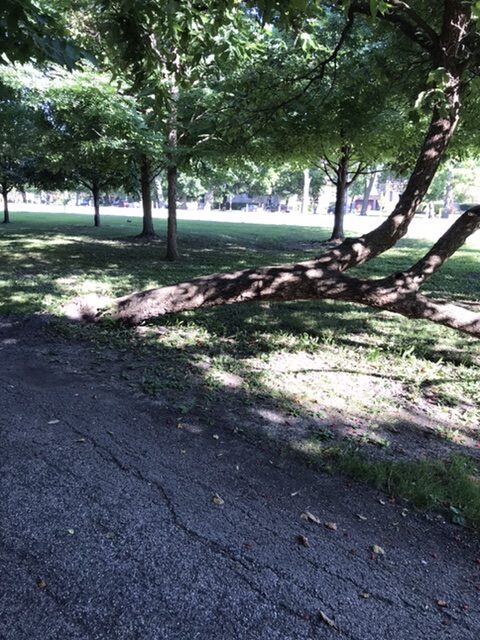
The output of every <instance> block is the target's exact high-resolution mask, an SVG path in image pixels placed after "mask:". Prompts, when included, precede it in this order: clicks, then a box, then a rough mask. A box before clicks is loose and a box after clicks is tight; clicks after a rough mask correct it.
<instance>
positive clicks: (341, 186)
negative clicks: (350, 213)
mask: <svg viewBox="0 0 480 640" xmlns="http://www.w3.org/2000/svg"><path fill="white" fill-rule="evenodd" d="M348 161H349V148H348V146H347V145H344V146H343V147H342V152H341V156H340V160H339V162H338V168H337V182H336V198H335V211H334V214H333V215H334V222H333V231H332V235H331V237H330V240H343V239H344V238H345V232H344V229H343V220H344V218H345V209H346V206H347V186H348Z"/></svg>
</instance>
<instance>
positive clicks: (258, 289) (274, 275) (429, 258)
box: [80, 206, 480, 337]
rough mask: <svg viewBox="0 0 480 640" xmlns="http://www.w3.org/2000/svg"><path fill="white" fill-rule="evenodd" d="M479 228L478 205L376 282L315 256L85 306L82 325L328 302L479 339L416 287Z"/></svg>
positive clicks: (471, 321)
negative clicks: (406, 265)
mask: <svg viewBox="0 0 480 640" xmlns="http://www.w3.org/2000/svg"><path fill="white" fill-rule="evenodd" d="M479 228H480V206H478V207H474V208H472V209H470V210H469V211H467V212H465V213H464V214H463V215H462V216H461V217H460V218H459V219H458V220H457V221H456V222H455V223H454V224H453V225H452V226H451V227H450V228H449V229H448V231H447V232H446V233H445V234H444V235H443V236H442V237H441V238H440V239H439V240H438V242H437V243H436V244H435V245H434V246H433V247H432V249H430V251H429V252H428V253H427V254H426V255H425V256H424V257H423V258H422V259H421V260H419V261H418V262H417V263H416V264H415V265H413V266H412V267H411V268H410V269H407V270H406V271H403V272H399V273H396V274H392V275H391V276H388V277H386V278H382V279H378V280H368V279H360V278H353V277H350V276H348V275H347V274H345V273H342V272H341V271H340V270H338V269H335V268H329V267H328V266H325V264H324V263H323V259H322V257H320V258H318V259H316V260H309V261H305V262H299V263H297V264H293V265H276V266H270V267H261V268H256V269H245V270H243V271H237V272H234V273H216V274H213V275H209V276H205V277H201V278H196V279H194V280H190V281H188V282H183V283H180V284H175V285H171V286H167V287H160V288H158V289H150V290H148V291H141V292H137V293H133V294H131V295H129V296H125V297H123V298H119V299H117V300H114V301H113V302H112V303H111V304H110V305H109V306H108V307H107V308H105V309H102V310H100V311H99V310H98V309H95V308H87V307H85V308H84V309H83V310H82V312H81V313H80V315H81V317H82V319H86V320H93V321H100V320H102V319H104V318H111V319H114V320H119V321H122V322H124V323H126V324H130V325H135V324H139V323H142V322H145V321H148V320H151V319H153V318H158V317H161V316H164V315H168V314H173V313H180V312H182V311H190V310H193V309H198V308H200V307H201V308H204V307H214V306H219V305H225V304H240V303H244V302H253V301H260V300H272V301H286V300H322V299H330V300H341V301H344V302H355V303H358V304H362V305H365V306H368V307H373V308H375V309H380V310H385V311H391V312H394V313H399V314H401V315H404V316H406V317H408V318H416V319H424V320H429V321H431V322H434V323H437V324H443V325H445V326H448V327H451V328H453V329H457V330H459V331H462V332H464V333H468V334H470V335H473V336H476V337H480V314H478V313H475V312H473V311H471V310H469V309H467V308H465V307H462V306H459V305H453V304H447V303H444V302H441V301H436V300H432V299H430V298H428V297H426V296H423V295H420V294H419V293H418V290H419V288H420V286H421V285H423V284H424V283H425V281H426V280H427V279H428V278H429V277H430V276H431V275H433V273H435V272H436V271H437V270H438V269H439V268H440V267H441V266H442V265H443V264H444V263H445V262H446V261H447V260H448V258H449V257H450V256H451V255H453V254H454V253H455V251H456V250H457V249H458V248H459V247H460V246H461V245H462V244H463V243H464V242H465V240H466V238H467V237H468V236H470V235H471V234H472V233H474V232H475V231H476V230H477V229H479Z"/></svg>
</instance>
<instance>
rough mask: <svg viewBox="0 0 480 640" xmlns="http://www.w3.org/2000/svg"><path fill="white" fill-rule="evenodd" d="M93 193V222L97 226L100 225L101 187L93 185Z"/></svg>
mask: <svg viewBox="0 0 480 640" xmlns="http://www.w3.org/2000/svg"><path fill="white" fill-rule="evenodd" d="M92 195H93V211H94V214H93V223H94V225H95V226H96V227H99V226H100V187H99V186H98V184H94V185H93V187H92Z"/></svg>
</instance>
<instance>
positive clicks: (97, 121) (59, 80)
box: [41, 71, 140, 227]
mask: <svg viewBox="0 0 480 640" xmlns="http://www.w3.org/2000/svg"><path fill="white" fill-rule="evenodd" d="M41 114H42V120H43V124H44V132H45V135H44V139H43V148H44V152H45V164H46V166H47V167H48V168H49V169H50V171H52V172H60V173H62V174H66V175H68V176H69V178H70V181H71V183H72V184H73V185H82V186H83V187H85V188H86V189H88V191H90V193H91V194H92V197H93V207H94V224H95V226H96V227H98V226H100V194H101V192H102V191H105V190H107V189H109V188H116V187H120V186H121V185H122V184H124V183H125V182H126V181H127V173H128V161H129V157H130V156H131V154H132V149H133V148H134V145H135V143H136V141H137V139H138V137H139V120H140V119H139V118H138V117H137V115H136V112H135V108H134V105H133V103H132V101H128V100H127V99H125V98H123V97H121V96H119V94H118V93H117V90H116V88H115V87H114V86H113V85H112V84H111V82H109V80H108V78H107V77H105V76H102V75H100V74H98V73H95V72H93V71H82V72H80V71H76V72H73V73H70V74H65V73H62V72H59V71H57V73H56V75H55V77H54V79H53V80H51V81H50V83H49V85H48V88H47V90H46V91H45V92H44V94H43V101H42V107H41Z"/></svg>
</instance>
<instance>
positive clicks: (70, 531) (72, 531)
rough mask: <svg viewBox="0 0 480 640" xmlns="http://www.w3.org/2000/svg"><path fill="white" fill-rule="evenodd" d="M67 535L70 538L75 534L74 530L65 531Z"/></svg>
mask: <svg viewBox="0 0 480 640" xmlns="http://www.w3.org/2000/svg"><path fill="white" fill-rule="evenodd" d="M67 533H68V534H69V535H71V536H73V534H74V533H75V529H67Z"/></svg>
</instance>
